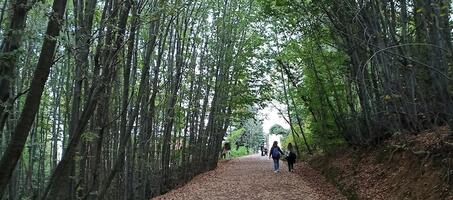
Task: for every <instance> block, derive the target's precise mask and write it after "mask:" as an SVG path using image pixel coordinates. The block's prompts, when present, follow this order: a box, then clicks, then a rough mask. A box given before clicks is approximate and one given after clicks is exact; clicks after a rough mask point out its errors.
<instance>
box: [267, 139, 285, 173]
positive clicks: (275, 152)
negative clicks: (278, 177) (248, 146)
mask: <svg viewBox="0 0 453 200" xmlns="http://www.w3.org/2000/svg"><path fill="white" fill-rule="evenodd" d="M282 154H284V153H283V151H282V150H281V149H280V147H279V146H278V142H277V141H274V144H272V148H271V151H270V153H269V159H270V158H271V157H272V159H273V160H274V172H279V171H280V163H279V162H280V156H281V155H282Z"/></svg>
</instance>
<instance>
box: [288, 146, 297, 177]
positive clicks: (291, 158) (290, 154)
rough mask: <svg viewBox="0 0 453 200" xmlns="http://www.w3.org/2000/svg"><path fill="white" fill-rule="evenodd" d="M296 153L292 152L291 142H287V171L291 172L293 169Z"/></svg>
mask: <svg viewBox="0 0 453 200" xmlns="http://www.w3.org/2000/svg"><path fill="white" fill-rule="evenodd" d="M296 157H297V156H296V153H294V148H293V145H292V144H291V143H289V144H288V156H287V157H286V161H288V171H289V172H292V171H293V170H294V163H296Z"/></svg>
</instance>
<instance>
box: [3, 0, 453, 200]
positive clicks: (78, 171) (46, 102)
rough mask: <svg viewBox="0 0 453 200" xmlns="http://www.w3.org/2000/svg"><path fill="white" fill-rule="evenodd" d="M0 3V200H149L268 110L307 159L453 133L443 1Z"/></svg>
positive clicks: (210, 159) (249, 132)
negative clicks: (396, 137)
mask: <svg viewBox="0 0 453 200" xmlns="http://www.w3.org/2000/svg"><path fill="white" fill-rule="evenodd" d="M0 6H1V13H0V40H1V49H0V51H1V52H0V134H1V135H0V155H1V161H0V199H12V200H14V199H149V198H151V197H153V196H157V195H159V194H162V193H165V192H167V191H169V190H170V189H172V188H174V187H177V186H179V185H181V184H184V183H185V182H187V181H188V180H190V179H191V178H192V177H194V176H195V175H197V174H199V173H202V172H205V171H207V170H211V169H213V168H215V167H216V165H217V162H218V160H219V154H220V152H221V150H222V149H221V145H222V141H223V140H224V137H225V136H227V135H230V136H231V135H232V136H234V137H237V138H241V136H242V138H243V139H241V143H242V144H241V145H247V146H250V147H251V148H256V146H258V145H260V143H261V142H262V141H263V140H264V139H263V138H262V134H261V133H262V128H261V126H260V125H259V122H257V120H256V115H257V112H256V109H259V108H263V107H266V106H273V104H274V103H273V102H275V101H278V102H280V103H282V104H283V105H285V107H284V108H279V109H278V111H279V114H281V115H282V116H284V118H285V120H286V121H287V122H288V123H289V124H290V125H291V126H290V130H289V131H287V130H284V129H282V128H281V127H277V126H275V127H273V129H272V130H271V132H272V131H273V132H274V133H277V134H279V133H282V134H284V135H285V136H286V139H285V141H286V142H288V141H294V142H295V144H296V148H297V149H298V151H299V152H306V153H308V154H311V153H313V152H316V151H328V150H329V149H332V148H335V147H336V146H338V145H343V144H347V145H353V146H372V145H375V144H377V143H379V142H380V141H382V140H383V139H385V138H387V137H389V136H391V135H392V134H395V133H399V134H409V133H413V132H418V131H421V130H425V129H429V128H433V127H437V126H449V127H451V126H453V104H452V98H451V95H452V88H451V85H452V84H451V83H452V79H451V77H452V61H453V60H452V58H453V55H452V52H453V45H452V42H453V41H452V38H451V33H452V30H451V29H452V26H451V24H452V23H453V21H452V19H450V16H451V12H452V11H451V1H449V0H378V1H373V0H316V1H311V0H171V1H164V0H103V1H101V0H72V1H67V0H53V1H50V0H43V1H30V0H0ZM243 133H245V134H243ZM235 134H236V135H235ZM247 137H248V139H247ZM252 137H253V139H251V138H252ZM230 138H231V137H230ZM235 141H236V140H235ZM257 141H258V142H257Z"/></svg>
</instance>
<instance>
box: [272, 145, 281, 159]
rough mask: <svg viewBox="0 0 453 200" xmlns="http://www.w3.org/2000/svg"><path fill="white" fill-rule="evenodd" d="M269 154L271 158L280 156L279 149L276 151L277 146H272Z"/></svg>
mask: <svg viewBox="0 0 453 200" xmlns="http://www.w3.org/2000/svg"><path fill="white" fill-rule="evenodd" d="M271 154H272V158H278V157H280V151H278V147H274V148H273V149H272V152H271Z"/></svg>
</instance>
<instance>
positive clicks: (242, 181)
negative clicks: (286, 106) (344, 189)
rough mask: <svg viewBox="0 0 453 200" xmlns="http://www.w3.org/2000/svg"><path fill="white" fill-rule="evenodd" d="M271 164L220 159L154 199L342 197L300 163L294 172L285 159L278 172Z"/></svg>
mask: <svg viewBox="0 0 453 200" xmlns="http://www.w3.org/2000/svg"><path fill="white" fill-rule="evenodd" d="M272 166H273V165H272V160H270V159H268V158H267V157H266V156H260V155H251V156H245V157H241V158H235V159H231V160H226V161H221V162H219V165H218V167H217V168H216V169H215V170H212V171H209V172H206V173H204V174H201V175H198V176H196V177H195V178H194V179H193V180H191V181H190V182H189V183H187V184H186V185H185V186H183V187H181V188H178V189H175V190H172V191H170V192H168V193H167V194H164V195H162V196H159V197H156V198H154V199H181V200H182V199H184V200H186V199H187V200H192V199H206V200H208V199H209V200H210V199H216V200H217V199H260V200H261V199H285V200H287V199H298V200H301V199H304V200H311V199H316V200H322V199H325V200H331V199H346V198H345V197H344V196H343V195H341V194H340V192H339V191H338V190H337V189H335V187H334V186H333V185H331V184H329V183H328V182H327V181H326V179H325V178H324V177H323V176H322V175H320V174H319V173H317V172H316V171H315V170H313V169H312V168H310V167H309V166H307V165H306V164H304V163H296V164H295V167H294V168H295V170H294V172H288V168H287V165H286V162H280V172H279V173H274V172H273V169H272Z"/></svg>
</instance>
